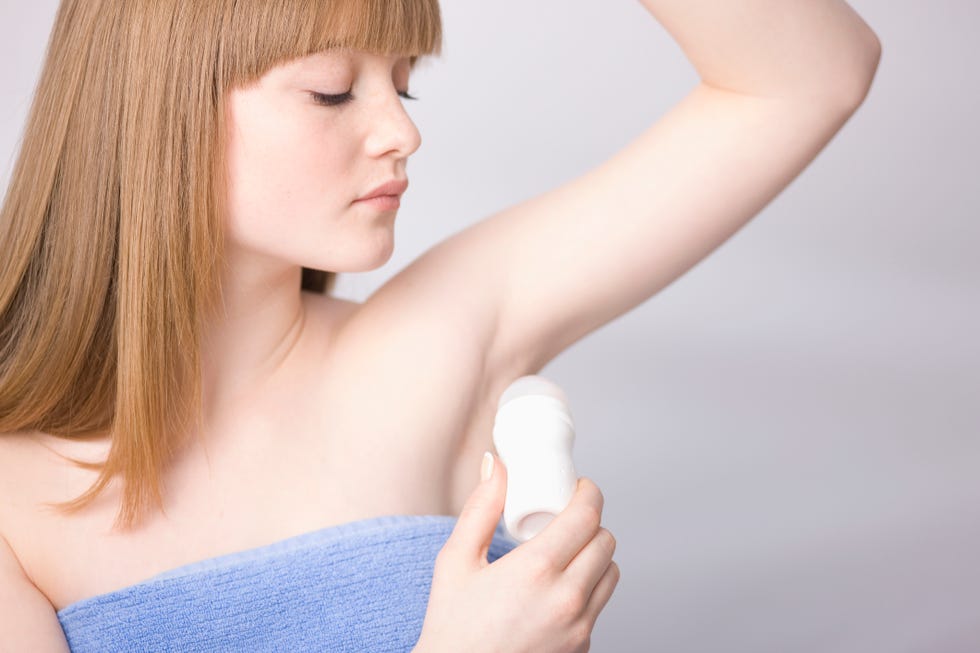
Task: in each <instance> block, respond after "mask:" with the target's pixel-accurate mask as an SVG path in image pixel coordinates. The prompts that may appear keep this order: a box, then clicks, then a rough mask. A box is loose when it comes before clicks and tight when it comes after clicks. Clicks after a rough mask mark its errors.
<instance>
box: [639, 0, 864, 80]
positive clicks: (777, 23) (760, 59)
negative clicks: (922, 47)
mask: <svg viewBox="0 0 980 653" xmlns="http://www.w3.org/2000/svg"><path fill="white" fill-rule="evenodd" d="M640 2H641V3H642V4H643V5H644V6H645V7H646V8H647V9H648V10H649V11H650V13H652V14H653V15H654V17H655V18H656V19H657V20H658V21H659V22H660V23H661V24H662V25H663V26H664V28H665V29H666V30H667V31H668V32H669V33H670V34H671V36H672V37H673V38H674V40H676V41H677V44H678V45H679V46H680V47H681V50H682V51H683V52H684V54H685V55H686V56H687V58H688V59H689V60H690V61H691V64H692V65H693V66H694V68H695V69H696V70H697V72H698V75H699V76H700V77H701V80H702V81H703V82H704V83H706V84H709V85H711V86H714V87H717V88H722V89H726V90H730V91H737V92H740V93H746V94H750V95H762V96H769V97H783V96H800V95H818V94H823V93H826V92H827V91H828V90H830V91H834V92H836V89H841V90H840V92H842V93H846V94H857V93H860V94H862V95H863V92H866V90H867V88H866V86H867V84H869V83H870V80H871V78H872V77H873V76H874V71H875V69H876V67H877V65H878V57H879V54H880V44H879V43H878V39H877V37H876V36H875V34H874V32H873V31H872V30H871V28H870V27H868V25H867V24H866V23H865V22H864V21H863V20H862V19H861V17H860V16H858V15H857V13H855V11H854V10H853V9H852V8H851V7H850V6H849V5H848V4H847V3H846V2H844V1H843V0H640ZM862 85H863V86H864V87H865V88H863V89H862V88H861V87H862Z"/></svg>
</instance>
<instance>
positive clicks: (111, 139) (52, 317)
mask: <svg viewBox="0 0 980 653" xmlns="http://www.w3.org/2000/svg"><path fill="white" fill-rule="evenodd" d="M338 47H339V48H352V49H356V50H362V51H368V52H372V53H376V54H383V55H394V54H400V55H402V56H410V57H411V65H412V67H413V68H414V67H415V64H416V62H417V60H418V59H419V57H422V56H425V55H429V54H440V53H441V49H442V26H441V17H440V11H439V4H438V0H62V2H61V5H60V7H59V9H58V12H57V16H56V18H55V23H54V27H53V29H52V32H51V35H50V39H49V41H48V45H47V51H46V54H45V59H44V64H43V68H42V71H41V76H40V79H39V82H38V85H37V87H36V89H35V94H34V99H33V103H32V106H31V109H30V113H29V116H28V120H27V125H26V128H25V130H24V134H23V139H22V142H21V148H20V150H19V153H18V156H17V159H16V162H15V165H14V168H13V171H12V174H11V181H10V184H9V187H8V189H7V193H6V195H5V197H4V201H3V204H2V207H0V252H2V253H0V433H9V432H15V431H35V430H36V431H42V432H46V433H50V434H52V435H55V436H57V437H62V438H68V439H84V438H92V437H106V436H108V437H109V438H110V448H109V452H108V455H107V457H106V460H105V461H102V462H96V463H91V462H85V461H79V460H75V459H73V458H68V459H69V460H70V461H71V462H72V463H74V464H75V465H78V466H80V467H83V468H85V469H89V470H95V471H99V472H100V474H99V476H98V478H97V480H96V481H95V482H94V483H93V484H92V485H91V486H90V487H89V488H88V490H87V491H86V492H85V493H83V494H82V495H81V496H79V497H77V498H75V499H73V500H71V501H66V502H61V503H49V504H47V505H48V506H49V507H54V508H55V509H57V510H58V511H60V512H61V513H62V514H73V513H76V512H78V511H80V510H82V509H84V508H85V507H87V506H88V505H89V504H91V503H92V502H93V501H94V500H95V499H96V498H97V497H98V496H99V495H100V494H101V493H102V492H103V490H105V488H106V487H107V486H108V485H109V483H110V482H111V481H112V480H113V479H114V478H115V477H116V476H117V475H118V476H121V477H122V480H123V493H122V501H121V507H120V510H119V512H118V513H117V517H116V522H115V528H117V529H118V528H122V529H129V528H132V527H133V526H135V525H136V524H137V523H138V522H140V521H141V520H142V519H143V517H144V516H145V514H146V512H147V510H148V509H150V508H152V507H154V506H155V507H156V508H158V509H160V510H163V499H162V494H161V490H160V486H161V478H162V474H163V471H164V470H165V469H166V465H167V464H168V462H170V461H171V460H172V459H173V456H174V455H175V454H176V453H177V452H178V451H179V450H180V448H181V447H182V446H183V445H184V444H185V441H186V440H187V434H188V433H189V432H191V430H192V428H193V427H196V426H197V425H199V424H200V423H201V422H200V420H201V408H202V401H201V393H202V387H201V367H200V342H201V341H200V337H201V334H202V332H203V328H202V327H203V325H204V324H206V320H207V319H208V318H209V317H210V316H213V315H214V311H215V309H216V307H217V306H219V305H220V302H221V287H220V278H221V265H222V261H223V251H224V249H223V242H222V234H223V232H222V226H221V225H222V220H223V217H222V216H223V212H224V210H225V204H226V200H225V192H226V188H227V185H226V183H227V179H226V167H225V166H226V163H225V144H226V139H225V112H224V105H225V101H226V93H227V92H228V91H230V90H232V89H234V88H237V87H242V86H247V85H249V84H251V83H252V82H254V81H256V80H258V79H259V78H260V77H261V76H262V75H264V74H265V73H266V72H267V71H268V70H269V69H270V68H272V67H273V66H275V65H277V64H279V63H283V62H286V61H289V60H291V59H294V58H296V57H303V56H307V55H310V54H314V53H317V52H322V51H326V50H329V49H332V48H338ZM335 281H336V274H335V273H333V272H327V271H323V270H311V269H307V268H303V271H302V286H301V289H302V290H307V291H311V292H317V293H323V294H328V293H330V292H331V291H332V290H333V287H334V282H335Z"/></svg>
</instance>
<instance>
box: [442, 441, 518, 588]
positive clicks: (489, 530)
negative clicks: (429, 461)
mask: <svg viewBox="0 0 980 653" xmlns="http://www.w3.org/2000/svg"><path fill="white" fill-rule="evenodd" d="M489 463H492V468H491V469H490V477H489V478H488V479H486V480H481V481H480V484H479V485H477V486H476V488H475V489H474V490H473V493H472V494H470V497H469V499H467V500H466V503H465V504H463V509H462V510H461V511H460V514H459V519H458V520H457V522H456V526H455V527H454V528H453V532H452V533H451V534H450V535H449V539H448V540H447V541H446V550H447V552H448V553H449V555H450V557H451V558H453V559H455V561H457V562H458V563H460V564H463V565H466V566H467V567H470V568H476V569H482V568H483V567H486V566H487V565H488V564H489V563H488V562H487V551H488V550H489V549H490V541H491V540H493V534H494V531H495V530H496V529H497V524H498V523H499V522H500V515H501V514H502V513H503V511H504V498H505V496H506V494H507V469H506V468H505V467H504V465H503V463H501V462H500V459H499V458H497V457H496V456H494V455H493V454H492V453H490V452H489V451H488V452H487V453H486V454H484V460H483V465H488V464H489ZM483 469H485V467H483V466H481V472H482V470H483Z"/></svg>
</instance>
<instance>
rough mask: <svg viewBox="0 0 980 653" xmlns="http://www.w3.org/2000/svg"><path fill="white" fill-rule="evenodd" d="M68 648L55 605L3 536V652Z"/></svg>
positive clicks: (60, 652) (64, 651) (59, 652)
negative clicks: (22, 564) (29, 575)
mask: <svg viewBox="0 0 980 653" xmlns="http://www.w3.org/2000/svg"><path fill="white" fill-rule="evenodd" d="M69 650H70V649H69V648H68V642H67V640H66V639H65V634H64V631H63V630H62V629H61V624H60V623H59V622H58V616H57V614H56V613H55V610H54V607H53V606H52V605H51V603H50V602H49V601H48V599H47V597H45V596H44V594H42V593H41V591H40V590H38V589H37V587H35V585H34V583H32V582H31V580H30V579H29V578H28V577H27V574H26V573H25V572H24V570H23V569H22V568H21V565H20V563H19V562H18V560H17V556H16V555H14V552H13V549H11V548H10V545H9V544H8V543H7V540H6V539H5V538H4V537H3V535H0V653H8V652H9V653H15V652H19V651H38V653H68V652H69Z"/></svg>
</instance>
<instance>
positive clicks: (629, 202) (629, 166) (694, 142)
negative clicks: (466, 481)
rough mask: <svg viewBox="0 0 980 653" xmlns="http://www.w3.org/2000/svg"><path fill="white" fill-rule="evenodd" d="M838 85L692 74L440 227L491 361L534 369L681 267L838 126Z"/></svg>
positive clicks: (513, 369)
mask: <svg viewBox="0 0 980 653" xmlns="http://www.w3.org/2000/svg"><path fill="white" fill-rule="evenodd" d="M840 97H841V95H839V94H838V95H833V94H831V95H828V97H826V98H820V99H812V98H811V99H808V100H803V99H787V98H763V97H757V96H748V95H744V94H740V93H735V92H731V91H725V90H721V89H717V88H714V87H711V86H708V85H705V84H703V83H702V84H699V85H698V86H697V87H696V88H695V89H694V90H693V91H692V92H691V93H690V94H689V95H687V96H686V97H685V98H683V99H682V101H681V102H679V103H678V104H677V105H676V106H675V107H673V108H672V110H670V111H669V112H668V113H667V114H665V115H664V116H663V117H662V118H661V119H660V120H659V121H657V122H656V123H655V124H653V125H652V126H651V127H650V128H648V129H647V130H646V131H644V132H643V133H641V134H640V135H639V137H638V138H636V139H635V140H634V141H632V142H631V143H629V144H628V145H627V146H626V147H624V148H623V149H622V150H620V151H619V152H617V153H616V154H615V155H614V156H613V157H612V158H610V159H609V160H607V161H605V162H604V163H602V164H601V165H599V166H598V167H595V168H594V169H592V170H590V171H588V172H586V173H585V174H583V175H582V176H580V177H578V178H576V179H573V180H572V181H571V182H569V183H567V184H565V185H563V186H560V187H558V188H555V189H553V190H550V191H548V192H545V193H544V194H542V195H539V196H537V197H534V198H531V199H530V200H527V201H525V202H523V203H520V204H517V205H515V206H512V207H510V208H507V209H505V210H502V211H500V212H499V213H496V214H494V215H492V216H490V217H489V218H486V219H484V220H482V221H481V222H478V223H476V224H474V225H472V226H471V227H469V228H467V229H466V230H464V231H462V232H460V233H458V234H456V235H455V236H453V238H452V239H450V240H449V241H448V242H447V243H444V244H443V247H448V248H451V250H450V251H447V252H446V256H445V258H446V259H447V260H448V259H449V258H450V256H449V255H450V253H453V251H452V250H455V252H454V253H455V254H456V256H455V260H456V261H457V262H459V263H461V264H462V265H461V266H460V267H459V268H458V269H454V268H451V267H446V268H444V269H443V270H442V273H443V274H445V275H456V276H457V277H458V275H459V274H464V275H465V277H466V279H467V287H468V289H467V290H463V289H460V292H461V293H469V294H468V295H467V297H468V298H471V297H473V296H476V297H480V298H481V301H482V302H485V303H486V304H487V305H489V306H491V307H492V308H493V312H494V320H495V324H496V330H495V333H494V338H493V344H492V346H493V348H494V351H493V352H492V356H491V358H492V360H493V361H495V362H494V365H496V366H498V367H499V369H501V370H502V371H503V372H504V373H505V375H509V376H511V377H515V376H519V375H523V374H530V373H535V372H536V371H537V370H540V369H541V368H542V367H543V366H544V365H545V364H546V363H547V362H548V361H550V360H551V359H552V358H554V357H555V356H556V355H557V354H559V353H560V352H561V351H563V350H564V349H566V348H567V347H569V346H570V345H571V344H573V343H574V342H575V341H577V340H579V339H580V338H582V337H583V336H585V335H587V334H588V333H590V332H592V331H594V330H595V329H597V328H598V327H600V326H602V325H603V324H605V323H607V322H609V321H611V320H613V319H614V318H616V317H617V316H619V315H622V314H623V313H625V312H626V311H628V310H630V309H631V308H633V307H636V306H637V305H639V304H641V303H642V302H643V301H645V300H646V299H648V298H650V297H651V296H653V295H654V294H656V293H657V292H658V291H659V290H661V289H662V288H664V287H665V286H667V285H668V284H670V283H671V282H672V281H673V280H674V279H676V278H678V277H679V276H681V275H682V274H683V273H684V272H685V271H687V270H688V269H690V268H691V267H693V266H694V265H695V264H696V263H698V262H699V261H700V260H702V259H703V258H704V257H705V256H706V255H707V254H709V253H710V252H711V251H712V250H714V249H715V248H717V247H718V246H719V245H720V244H721V243H723V242H724V241H725V240H726V239H728V238H729V237H730V236H732V235H733V234H734V233H735V232H736V231H737V230H738V229H739V228H741V227H742V226H743V225H744V224H746V222H748V221H749V220H750V219H751V218H752V217H753V216H754V215H755V214H757V213H758V212H759V211H760V210H761V209H762V208H763V207H764V206H765V205H766V204H767V203H768V202H769V201H770V200H772V199H773V198H774V197H775V196H776V195H777V194H778V193H779V192H780V191H781V190H782V189H783V188H785V187H786V186H787V185H788V184H789V182H790V181H791V180H792V179H793V178H795V177H796V176H797V175H798V174H799V173H800V172H801V171H802V170H803V169H804V168H805V167H806V166H807V165H808V164H809V163H810V161H811V160H813V159H814V157H816V155H817V154H818V153H819V152H820V150H821V149H822V148H823V147H824V146H825V145H826V144H827V143H828V142H829V140H830V139H831V138H832V137H833V135H834V134H835V133H836V132H837V131H838V130H839V129H840V128H841V127H842V126H843V124H844V123H845V122H846V121H847V119H848V118H849V116H850V115H851V114H852V113H853V112H854V110H855V109H856V106H857V104H859V102H855V101H853V100H846V99H845V100H841V99H838V98H840ZM463 253H465V256H464V255H462V254H463Z"/></svg>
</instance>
